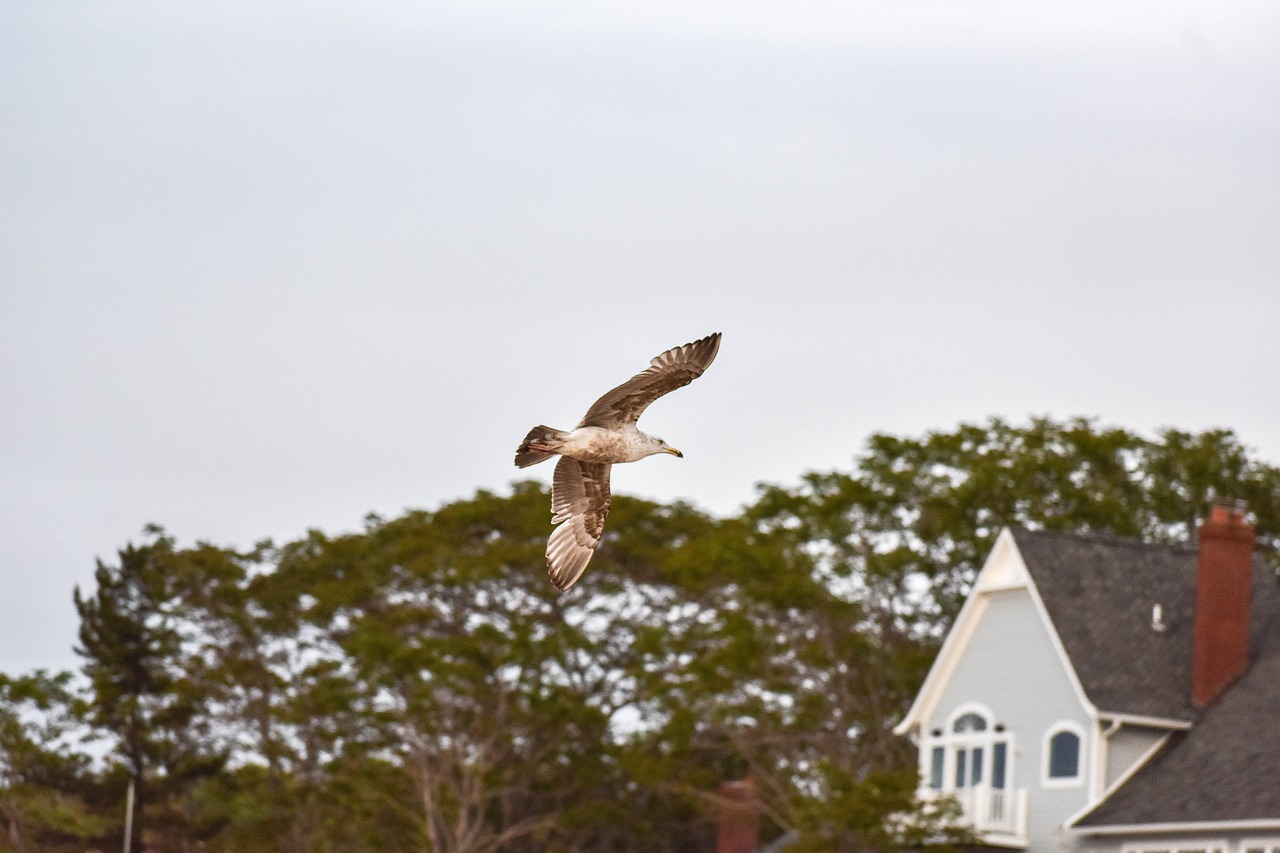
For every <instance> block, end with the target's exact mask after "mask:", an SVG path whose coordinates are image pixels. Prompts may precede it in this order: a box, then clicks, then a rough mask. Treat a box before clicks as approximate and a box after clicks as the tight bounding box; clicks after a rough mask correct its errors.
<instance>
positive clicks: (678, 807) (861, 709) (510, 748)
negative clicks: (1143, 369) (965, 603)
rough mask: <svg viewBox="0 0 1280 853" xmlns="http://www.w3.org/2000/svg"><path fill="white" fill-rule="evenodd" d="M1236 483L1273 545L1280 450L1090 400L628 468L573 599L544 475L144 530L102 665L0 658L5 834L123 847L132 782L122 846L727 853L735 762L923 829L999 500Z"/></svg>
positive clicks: (111, 569)
mask: <svg viewBox="0 0 1280 853" xmlns="http://www.w3.org/2000/svg"><path fill="white" fill-rule="evenodd" d="M1224 497H1228V498H1238V499H1244V500H1247V501H1248V502H1249V506H1250V509H1251V511H1252V513H1253V514H1254V516H1255V517H1256V519H1257V522H1258V527H1259V543H1260V548H1261V549H1262V550H1263V552H1264V554H1265V555H1266V557H1267V559H1269V560H1270V561H1271V562H1272V564H1273V565H1275V566H1277V567H1280V539H1278V538H1277V536H1278V534H1280V469H1277V468H1276V467H1273V466H1271V465H1268V464H1264V463H1262V462H1260V461H1259V460H1257V459H1254V458H1251V456H1250V453H1249V452H1248V451H1247V450H1246V448H1244V447H1243V446H1242V445H1241V444H1240V442H1239V440H1238V439H1237V438H1236V437H1235V436H1234V435H1233V434H1232V433H1231V432H1230V431H1225V430H1222V431H1210V432H1205V433H1199V434H1189V433H1184V432H1179V431H1176V430H1167V431H1164V432H1162V433H1160V434H1159V435H1158V436H1157V437H1156V439H1154V440H1148V439H1144V438H1142V437H1140V436H1138V435H1136V434H1135V433H1133V432H1130V431H1127V430H1123V429H1110V428H1102V427H1099V426H1097V425H1096V424H1094V423H1093V422H1091V421H1086V420H1072V421H1067V422H1054V421H1049V420H1033V421H1031V422H1029V423H1028V424H1026V425H1011V424H1009V423H1006V422H1003V421H1000V420H991V421H989V422H987V423H984V424H978V425H961V426H960V427H958V428H957V429H955V430H953V431H949V432H938V433H929V434H927V435H925V436H923V437H919V438H903V437H895V436H889V435H875V436H873V437H872V438H871V439H870V440H869V441H868V443H867V446H866V448H865V450H864V452H863V453H862V454H861V455H860V456H859V457H858V459H857V461H856V464H855V467H854V468H853V469H852V470H850V471H844V472H829V473H815V474H809V475H806V476H804V477H803V478H802V479H801V481H800V482H799V484H798V485H795V486H789V487H783V486H772V487H767V488H763V489H761V491H760V493H759V496H758V499H757V500H756V501H755V502H754V503H753V504H752V505H750V506H748V507H746V508H745V509H744V510H743V511H742V512H741V513H740V514H738V515H736V516H733V517H730V518H713V517H711V516H708V515H707V514H705V513H702V512H700V511H698V510H696V509H694V508H693V507H690V506H688V505H685V504H675V505H671V506H663V505H658V504H654V503H651V502H647V501H643V500H638V499H634V498H627V497H625V496H618V497H616V499H615V502H614V509H613V514H612V516H611V518H610V524H609V527H608V532H607V533H606V538H605V540H604V542H603V543H602V544H601V546H600V549H599V553H598V554H597V556H596V558H595V560H594V561H593V563H592V565H591V567H590V569H589V570H588V573H587V575H586V576H585V577H584V579H583V580H582V582H580V583H579V585H578V586H577V587H576V588H574V589H573V590H571V591H570V592H568V593H566V594H563V595H559V594H557V593H556V591H555V589H554V588H552V586H551V584H550V583H549V582H548V581H547V579H546V576H545V566H544V563H543V549H544V547H545V544H546V537H547V534H548V532H549V530H550V524H549V517H548V507H549V498H548V495H547V494H546V490H545V489H544V488H543V487H542V486H540V485H538V484H536V483H532V482H523V483H517V484H515V485H514V487H513V489H512V491H511V494H509V495H505V496H503V495H495V494H491V493H488V492H484V491H481V492H478V493H477V494H476V495H474V496H473V497H471V498H468V499H466V500H460V501H457V502H455V503H451V504H448V505H445V506H442V507H440V508H439V509H437V510H435V511H431V512H425V511H414V512H409V513H406V514H405V515H403V516H402V517H400V518H396V519H391V520H384V519H381V518H376V517H370V518H369V519H368V520H367V523H366V527H365V530H364V532H361V533H355V534H349V535H342V536H327V535H324V534H322V533H319V532H312V533H310V534H309V535H308V536H306V537H305V538H303V539H301V540H299V541H296V542H290V543H287V544H284V545H278V546H277V545H273V544H271V543H263V544H260V545H258V546H256V547H255V548H253V549H251V550H248V551H237V550H234V549H228V548H222V547H217V546H214V545H208V544H197V545H196V546H194V547H190V548H180V547H178V546H177V545H176V543H175V541H174V540H173V539H172V538H171V537H170V536H168V535H167V534H165V533H164V531H162V530H160V529H152V530H149V531H148V533H147V535H146V537H145V539H144V540H143V541H142V542H141V543H140V544H130V545H127V546H126V547H124V548H123V549H122V550H121V551H120V552H119V554H118V557H117V559H116V560H115V561H113V562H110V563H99V565H98V567H97V571H96V574H95V581H96V584H95V588H94V589H92V590H79V589H77V590H76V591H75V594H74V602H75V606H76V608H77V611H78V613H79V616H80V620H81V627H80V636H79V643H78V646H77V649H76V651H77V653H78V654H79V655H81V656H82V657H83V659H84V666H83V670H82V672H81V673H78V674H76V675H72V674H69V673H61V674H56V675H49V674H46V673H43V672H37V673H33V674H27V675H21V676H0V848H3V849H9V850H16V851H37V850H39V851H64V850H65V851H72V850H75V851H82V850H87V849H102V850H114V849H119V848H120V846H121V839H122V836H123V832H124V815H125V798H126V791H127V789H128V788H129V784H128V782H129V780H130V779H132V780H134V791H135V797H136V799H135V809H134V811H135V819H134V823H133V833H134V838H133V840H132V849H133V850H134V851H141V850H144V849H145V850H150V851H196V850H203V851H228V853H230V851H237V853H256V851H287V852H288V853H320V852H321V851H326V852H327V851H335V852H336V851H430V852H431V853H482V851H499V850H501V851H516V853H523V851H565V853H569V851H573V853H579V852H580V853H587V851H592V852H593V853H594V852H595V851H601V853H605V851H700V850H701V851H710V850H712V849H714V833H715V827H714V806H715V802H714V798H713V796H712V795H713V794H714V792H715V791H716V789H717V787H718V786H719V785H720V783H721V782H723V781H726V780H730V779H738V778H742V777H745V776H750V777H752V779H753V780H754V782H755V786H756V788H757V790H758V791H759V793H760V796H761V799H762V801H763V804H764V810H765V836H766V838H767V837H773V836H776V835H778V834H780V833H782V832H784V831H789V830H795V831H797V832H799V833H800V836H801V841H800V842H799V844H797V845H796V846H794V847H791V848H789V849H790V850H792V851H802V850H833V851H860V850H875V849H885V848H887V847H890V846H893V845H895V844H899V843H901V842H902V841H904V840H911V838H909V837H907V838H904V836H910V835H911V833H915V836H914V837H915V839H916V840H919V839H921V838H924V837H926V836H929V837H934V833H935V832H936V831H937V829H938V826H937V822H938V821H939V820H942V819H943V818H945V815H944V816H938V815H930V814H928V813H925V812H922V811H921V810H920V809H919V808H918V807H917V806H916V804H915V803H914V801H913V791H914V789H915V787H916V784H917V779H916V771H915V757H914V749H913V747H912V745H911V744H909V743H908V742H906V741H905V740H903V739H901V738H898V737H896V736H894V735H893V734H892V731H891V730H892V727H893V725H894V724H895V723H896V722H897V721H898V720H899V719H900V718H901V715H902V714H903V713H904V711H905V709H906V707H907V705H908V704H909V702H910V700H911V698H912V697H913V695H914V693H915V691H916V689H917V687H918V686H919V684H920V682H921V680H922V678H923V676H924V673H925V672H926V670H927V668H928V666H929V664H930V662H931V660H932V657H933V655H934V653H935V651H936V648H937V645H938V642H939V640H940V638H941V636H942V634H943V633H944V631H945V629H946V627H947V625H948V624H949V621H950V619H951V618H952V616H953V615H954V614H955V612H956V611H957V609H958V606H959V604H960V602H961V600H962V598H963V595H964V593H965V591H966V590H967V588H968V585H969V584H970V582H971V581H972V578H973V576H974V574H975V572H976V571H977V569H978V568H979V567H980V565H981V561H982V559H983V558H984V557H985V554H986V552H987V550H988V549H989V547H990V546H991V544H992V542H993V540H994V537H995V535H996V534H997V533H998V532H999V530H1000V528H1001V527H1002V526H1003V525H1022V526H1028V527H1047V528H1053V529H1067V530H1077V531H1091V532H1098V533H1109V534H1116V535H1120V536H1126V537H1134V538H1140V539H1145V540H1148V541H1173V542H1176V541H1186V540H1188V539H1189V538H1190V537H1191V536H1192V535H1193V531H1194V526H1195V522H1196V520H1197V519H1198V518H1200V517H1201V516H1202V515H1203V514H1204V512H1205V511H1206V509H1207V507H1208V505H1209V503H1210V502H1211V501H1212V500H1213V499H1215V498H1224ZM84 733H92V734H94V735H96V736H97V737H98V741H96V742H94V743H89V744H86V743H84V742H82V741H81V739H80V738H81V736H82V735H83V734H84ZM95 743H96V745H95Z"/></svg>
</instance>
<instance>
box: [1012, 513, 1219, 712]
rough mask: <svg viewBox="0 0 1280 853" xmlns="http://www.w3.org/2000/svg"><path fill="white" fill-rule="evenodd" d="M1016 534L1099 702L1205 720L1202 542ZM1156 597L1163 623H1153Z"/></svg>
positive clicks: (1088, 691) (1108, 707)
mask: <svg viewBox="0 0 1280 853" xmlns="http://www.w3.org/2000/svg"><path fill="white" fill-rule="evenodd" d="M1013 537H1014V541H1015V542H1017V544H1018V550H1019V551H1020V552H1021V553H1022V558H1023V560H1024V561H1025V562H1026V564H1027V570H1028V571H1029V572H1030V573H1031V577H1032V580H1034V581H1035V585H1036V589H1037V590H1039V592H1040V597H1041V598H1042V599H1043V600H1044V605H1045V609H1046V610H1048V611H1049V618H1050V619H1051V620H1052V621H1053V626H1054V628H1055V629H1056V630H1057V632H1058V636H1059V637H1060V638H1061V640H1062V645H1063V646H1064V647H1065V649H1066V651H1067V656H1068V657H1069V658H1071V664H1072V666H1073V667H1074V668H1075V671H1076V674H1077V675H1078V676H1079V677H1080V682H1081V685H1082V686H1083V687H1084V692H1085V695H1087V696H1088V697H1089V701H1090V702H1092V703H1093V704H1094V705H1095V706H1096V707H1097V708H1098V709H1099V710H1101V711H1110V712H1114V713H1125V714H1141V715H1144V716H1150V717H1164V718H1167V719H1176V720H1183V721H1188V722H1189V721H1191V720H1193V719H1195V717H1196V712H1195V709H1194V708H1193V707H1192V706H1191V625H1192V618H1193V613H1194V606H1195V571H1196V552H1195V550H1194V549H1191V548H1184V547H1176V546H1165V545H1146V544H1143V543H1140V542H1132V541H1129V540H1122V539H1112V538H1104V537H1100V536H1081V535H1078V534H1067V533H1053V532H1044V531H1038V532H1032V531H1027V530H1015V531H1014V532H1013ZM1155 604H1159V605H1160V606H1161V609H1162V611H1163V620H1164V623H1165V625H1166V626H1167V627H1166V629H1165V630H1164V631H1163V632H1159V631H1154V630H1152V628H1151V610H1152V605H1155Z"/></svg>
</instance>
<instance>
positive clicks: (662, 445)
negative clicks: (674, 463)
mask: <svg viewBox="0 0 1280 853" xmlns="http://www.w3.org/2000/svg"><path fill="white" fill-rule="evenodd" d="M653 441H654V453H670V454H671V455H672V456H678V457H679V458H681V459H683V458H684V454H683V453H681V452H680V451H679V450H676V449H675V448H674V447H672V446H671V445H669V444H667V443H666V442H665V441H663V440H662V439H660V438H658V437H656V436H655V437H654V439H653Z"/></svg>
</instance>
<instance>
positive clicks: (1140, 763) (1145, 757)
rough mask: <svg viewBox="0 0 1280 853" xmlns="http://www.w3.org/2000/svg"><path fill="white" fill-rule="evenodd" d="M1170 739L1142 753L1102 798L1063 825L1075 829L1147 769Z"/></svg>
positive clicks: (1088, 805)
mask: <svg viewBox="0 0 1280 853" xmlns="http://www.w3.org/2000/svg"><path fill="white" fill-rule="evenodd" d="M1169 737H1170V736H1169V735H1165V736H1164V737H1162V738H1160V739H1159V740H1158V741H1156V742H1155V743H1154V744H1152V745H1151V746H1150V747H1148V748H1147V751H1146V752H1144V753H1142V755H1141V756H1139V757H1138V760H1137V761H1135V762H1133V765H1132V766H1131V767H1130V768H1129V769H1128V770H1126V771H1124V772H1123V773H1121V774H1120V775H1119V776H1117V777H1116V781H1114V782H1112V783H1111V784H1110V785H1109V786H1108V787H1107V789H1106V790H1105V791H1103V792H1102V796H1100V797H1091V798H1090V802H1088V803H1086V804H1085V806H1084V808H1082V809H1080V811H1078V812H1076V813H1075V814H1073V815H1071V817H1069V818H1067V819H1066V820H1064V821H1063V822H1062V825H1063V826H1065V827H1066V828H1067V829H1074V828H1075V825H1076V821H1078V820H1081V819H1083V818H1084V816H1085V815H1087V814H1088V813H1089V812H1091V811H1093V810H1094V809H1096V808H1097V807H1098V806H1100V805H1102V804H1103V803H1105V802H1106V801H1107V798H1108V797H1110V796H1111V795H1112V794H1114V793H1115V792H1116V789H1118V788H1119V787H1120V786H1121V785H1123V784H1125V783H1126V782H1128V781H1129V780H1130V779H1132V778H1133V776H1134V774H1135V773H1137V772H1138V771H1139V770H1141V769H1142V768H1143V767H1145V766H1146V764H1147V762H1148V761H1150V760H1151V757H1152V756H1153V755H1155V754H1156V753H1157V752H1159V751H1160V747H1162V746H1164V745H1165V744H1166V743H1167V742H1168V740H1169ZM1106 772H1107V771H1106V768H1103V770H1102V774H1103V777H1104V778H1105V776H1106Z"/></svg>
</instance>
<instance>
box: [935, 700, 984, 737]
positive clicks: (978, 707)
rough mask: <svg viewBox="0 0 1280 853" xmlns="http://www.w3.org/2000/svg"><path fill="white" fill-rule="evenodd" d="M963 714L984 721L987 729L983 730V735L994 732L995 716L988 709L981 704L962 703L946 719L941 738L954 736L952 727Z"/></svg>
mask: <svg viewBox="0 0 1280 853" xmlns="http://www.w3.org/2000/svg"><path fill="white" fill-rule="evenodd" d="M965 714H977V715H978V716H979V717H981V718H982V719H984V720H986V722H987V728H986V729H984V730H983V733H984V734H985V733H987V732H990V731H993V730H994V728H995V724H996V715H995V714H994V713H992V711H991V709H990V708H988V707H987V706H986V705H983V704H982V703H981V702H964V703H962V704H960V705H957V706H956V709H955V710H954V711H952V712H951V714H950V715H949V716H948V717H947V722H946V726H945V727H944V728H943V729H942V736H943V737H946V736H947V735H953V736H954V735H955V732H953V731H952V727H953V726H954V725H955V724H956V720H958V719H960V718H961V717H963V716H964V715H965Z"/></svg>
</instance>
